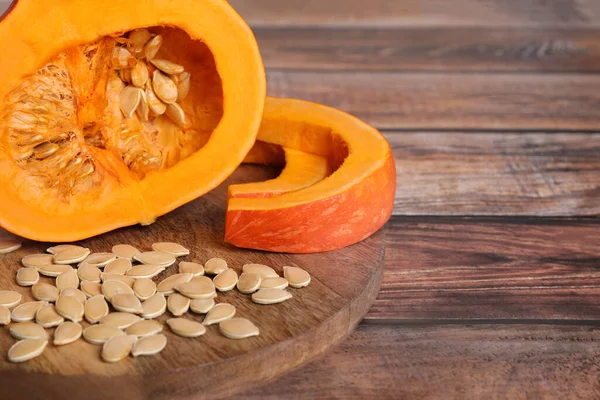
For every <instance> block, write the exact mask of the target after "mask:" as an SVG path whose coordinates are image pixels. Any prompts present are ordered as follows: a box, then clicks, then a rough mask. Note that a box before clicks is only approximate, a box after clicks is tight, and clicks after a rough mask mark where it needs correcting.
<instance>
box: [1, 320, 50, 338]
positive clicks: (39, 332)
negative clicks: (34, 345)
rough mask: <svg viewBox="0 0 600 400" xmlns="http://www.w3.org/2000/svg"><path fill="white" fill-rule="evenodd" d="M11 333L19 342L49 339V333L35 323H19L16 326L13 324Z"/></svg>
mask: <svg viewBox="0 0 600 400" xmlns="http://www.w3.org/2000/svg"><path fill="white" fill-rule="evenodd" d="M9 333H10V334H11V336H12V337H14V338H15V339H18V340H23V339H48V332H46V330H44V328H42V327H41V326H40V325H38V324H36V323H35V322H17V323H16V324H12V325H11V326H10V329H9Z"/></svg>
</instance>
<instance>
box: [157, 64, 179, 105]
mask: <svg viewBox="0 0 600 400" xmlns="http://www.w3.org/2000/svg"><path fill="white" fill-rule="evenodd" d="M152 89H154V93H155V94H156V96H158V98H159V99H161V100H162V101H163V102H164V103H167V104H171V103H175V102H176V101H177V86H175V82H173V81H172V80H171V78H169V77H168V76H166V75H165V74H163V73H162V72H160V71H159V70H156V71H154V73H153V74H152Z"/></svg>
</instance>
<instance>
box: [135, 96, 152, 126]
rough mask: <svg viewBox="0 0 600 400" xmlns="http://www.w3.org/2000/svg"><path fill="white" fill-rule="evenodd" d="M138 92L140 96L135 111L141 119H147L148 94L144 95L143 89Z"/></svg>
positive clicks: (148, 109)
mask: <svg viewBox="0 0 600 400" xmlns="http://www.w3.org/2000/svg"><path fill="white" fill-rule="evenodd" d="M140 94H141V95H142V98H141V99H140V104H139V105H138V108H137V110H136V112H137V114H138V116H139V117H140V118H141V120H142V121H148V120H149V119H150V108H149V107H148V96H146V91H145V90H144V89H140Z"/></svg>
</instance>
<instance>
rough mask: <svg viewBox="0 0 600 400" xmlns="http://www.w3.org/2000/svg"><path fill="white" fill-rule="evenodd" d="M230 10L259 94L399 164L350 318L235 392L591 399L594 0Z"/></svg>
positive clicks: (596, 95) (597, 168) (241, 1)
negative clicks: (341, 120)
mask: <svg viewBox="0 0 600 400" xmlns="http://www.w3.org/2000/svg"><path fill="white" fill-rule="evenodd" d="M230 3H231V4H232V5H233V6H234V7H235V8H236V9H238V10H239V12H240V13H241V14H242V15H243V16H244V17H246V18H247V20H248V21H249V22H250V24H251V25H252V27H253V29H254V31H255V33H256V36H257V38H258V41H259V43H260V45H261V51H262V54H263V56H264V59H265V64H266V67H267V69H268V84H269V93H270V94H271V95H273V96H286V97H299V98H303V99H307V100H312V101H317V102H321V103H325V104H328V105H331V106H334V107H339V108H341V109H343V110H346V111H348V112H351V113H352V114H355V115H357V116H358V117H361V118H363V119H365V120H366V121H368V122H370V123H371V124H373V125H375V126H376V127H377V128H379V129H380V130H381V131H382V132H383V133H384V134H385V135H386V137H387V138H388V140H389V141H390V143H391V145H392V147H393V151H394V155H395V157H396V165H397V169H398V189H397V195H396V204H395V209H394V216H393V218H392V220H391V221H390V222H389V223H388V225H387V226H386V228H385V229H386V232H387V242H388V249H387V256H386V266H385V271H386V272H385V278H384V282H383V288H382V290H381V293H380V295H379V298H378V300H377V301H376V303H375V305H374V307H373V308H372V309H371V311H370V312H369V313H368V314H367V316H366V318H365V320H364V322H363V323H362V324H361V325H360V327H359V328H358V330H357V331H356V332H355V333H354V334H352V336H350V338H349V339H348V340H347V341H346V342H345V343H344V344H342V345H341V346H340V347H339V348H337V349H336V350H334V351H332V352H330V353H329V354H327V355H326V356H325V357H324V358H322V359H321V360H318V361H316V362H314V363H312V364H311V365H308V366H306V367H304V368H302V369H300V370H297V371H295V372H293V373H291V374H289V375H287V376H284V377H282V378H280V379H278V380H276V381H274V382H272V383H270V384H268V385H267V386H265V387H262V388H259V389H255V390H252V391H250V392H248V393H246V394H245V396H247V397H249V398H256V399H259V398H260V399H264V398H267V399H276V398H297V399H312V398H315V397H324V398H339V399H354V398H356V399H359V398H360V399H366V398H418V399H422V398H428V399H480V398H488V399H505V398H511V399H520V398H523V399H525V398H527V399H539V398H549V399H550V398H560V399H565V398H579V399H582V398H589V399H592V398H596V399H597V398H600V383H599V382H600V381H599V378H600V221H599V220H598V219H597V216H598V215H599V213H600V133H597V132H600V131H599V129H600V75H599V72H600V1H598V0H402V1H400V0H313V1H309V0H285V1H282V0H231V1H230ZM240 397H243V396H240Z"/></svg>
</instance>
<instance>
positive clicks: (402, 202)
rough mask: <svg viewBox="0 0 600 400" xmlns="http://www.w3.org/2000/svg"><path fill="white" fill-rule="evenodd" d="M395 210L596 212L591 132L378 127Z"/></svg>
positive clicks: (598, 188)
mask: <svg viewBox="0 0 600 400" xmlns="http://www.w3.org/2000/svg"><path fill="white" fill-rule="evenodd" d="M385 136H386V138H387V139H388V141H389V142H390V144H391V146H392V150H393V154H394V158H395V160H396V171H397V186H396V198H395V205H394V214H395V215H537V216H567V217H568V216H578V215H580V216H581V215H583V216H584V215H591V216H593V215H600V202H599V201H598V196H600V157H599V156H598V154H600V135H599V134H596V133H566V134H559V133H556V134H548V133H510V132H507V133H505V132H502V133H489V132H488V133H483V132H473V133H461V132H445V133H440V132H394V131H391V132H385Z"/></svg>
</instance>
